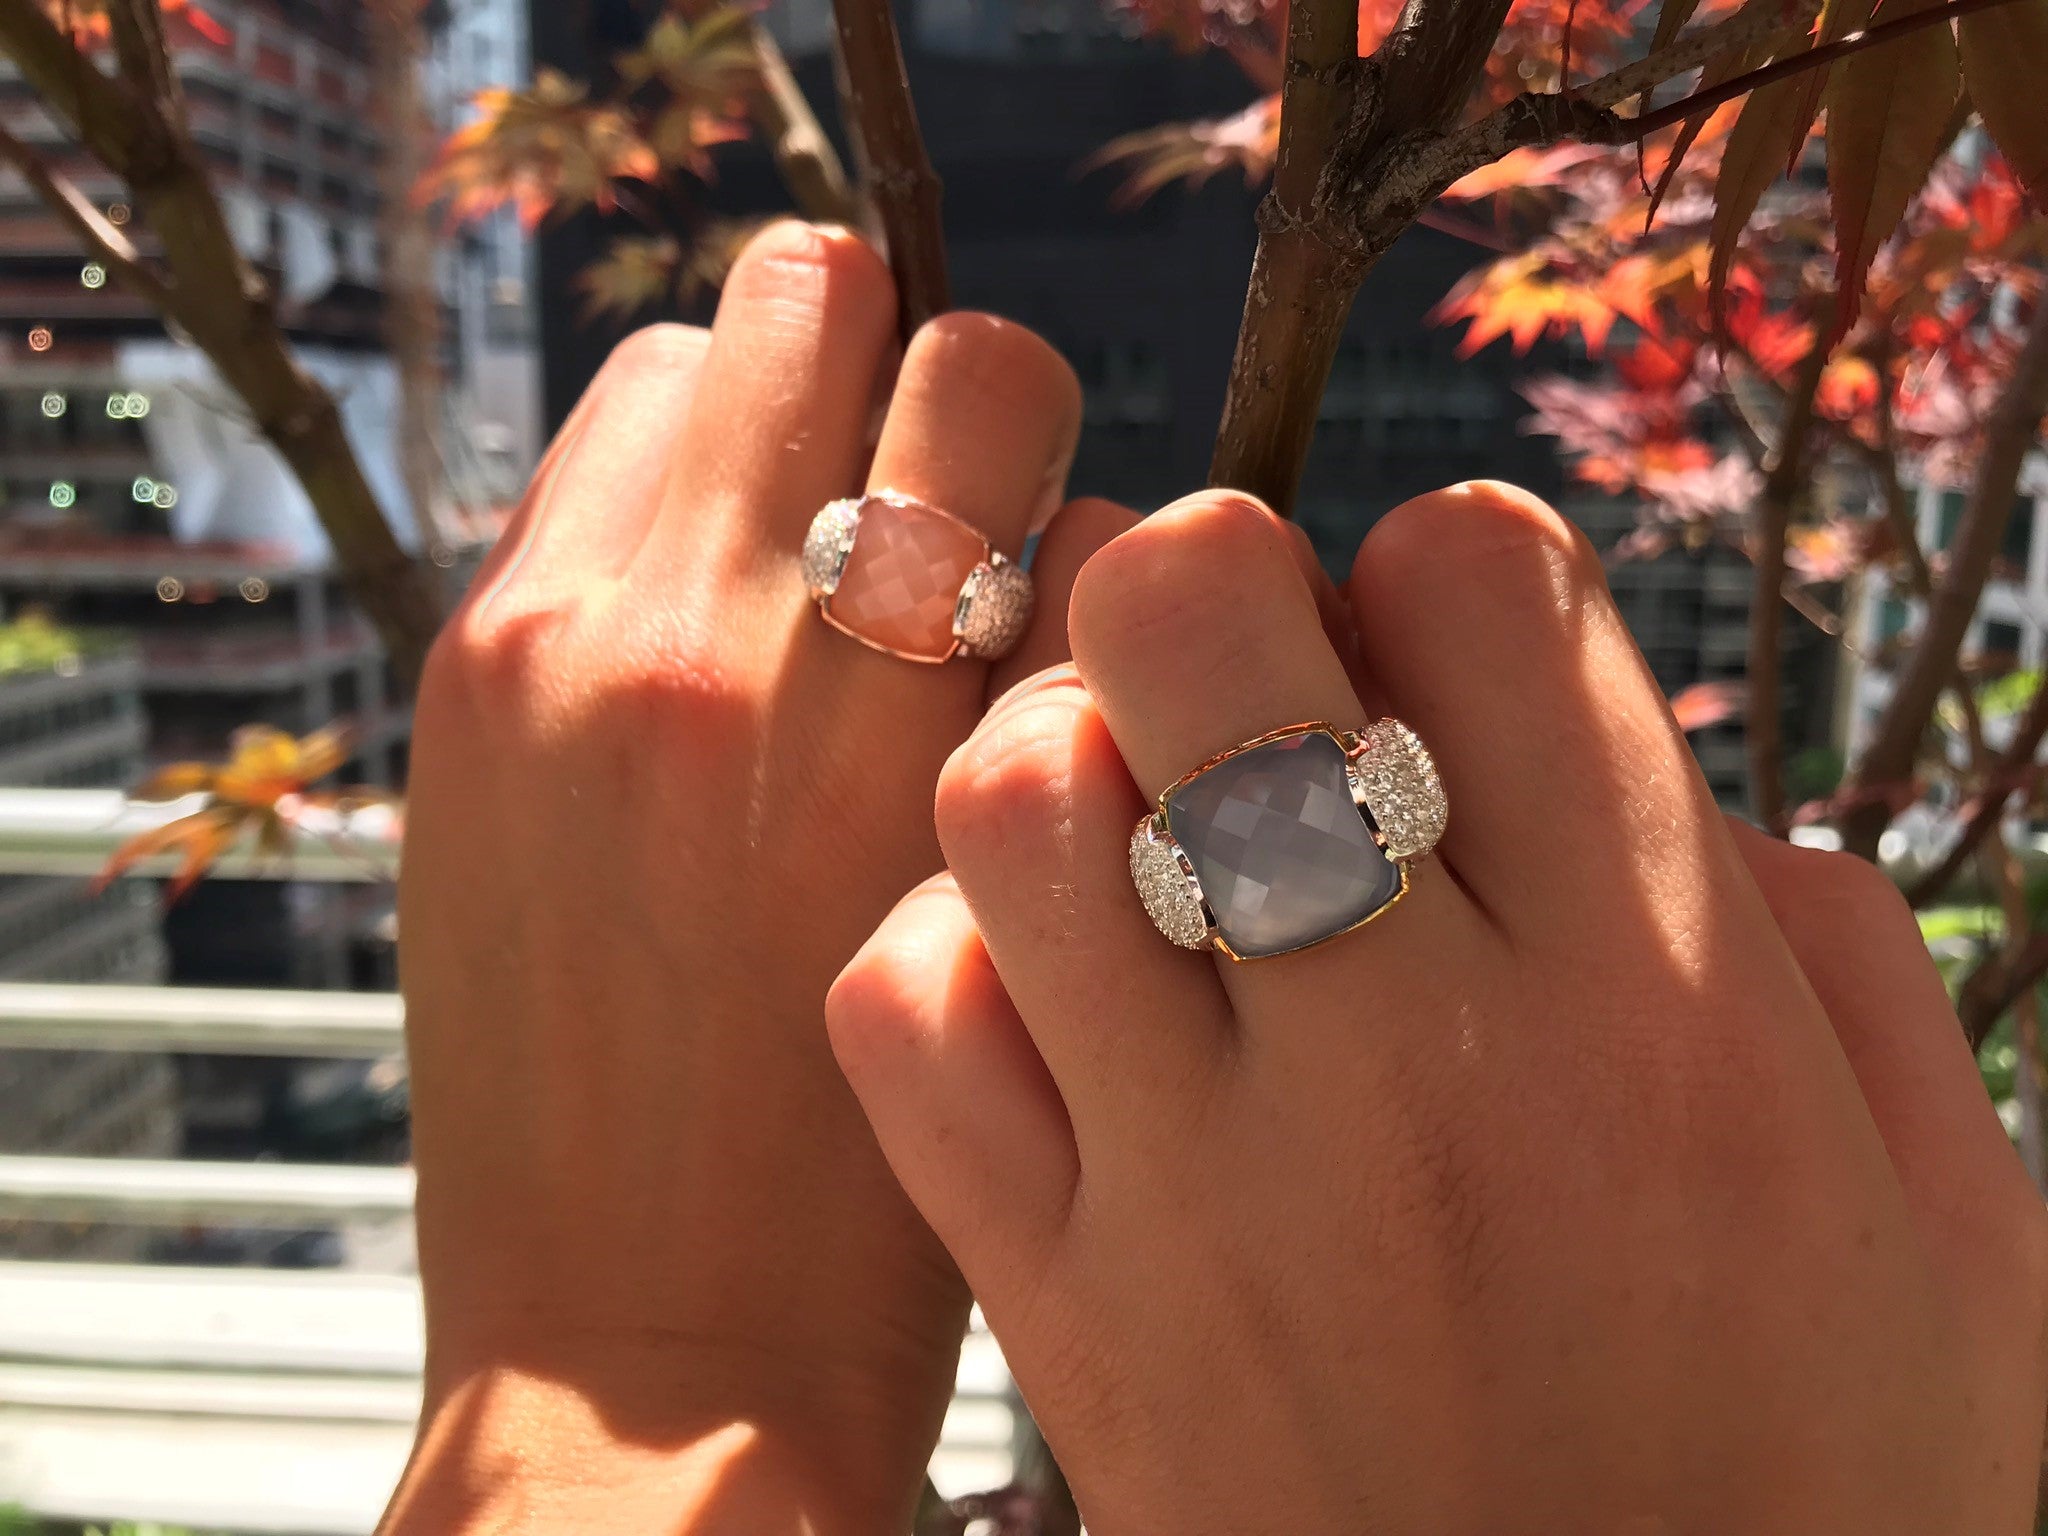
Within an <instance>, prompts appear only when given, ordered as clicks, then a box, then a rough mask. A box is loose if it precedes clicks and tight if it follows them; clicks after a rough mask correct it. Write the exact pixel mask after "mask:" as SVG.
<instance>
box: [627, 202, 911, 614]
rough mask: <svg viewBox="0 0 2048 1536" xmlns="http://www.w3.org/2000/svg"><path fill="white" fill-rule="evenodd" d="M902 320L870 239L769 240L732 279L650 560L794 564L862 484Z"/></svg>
mask: <svg viewBox="0 0 2048 1536" xmlns="http://www.w3.org/2000/svg"><path fill="white" fill-rule="evenodd" d="M895 314H896V299H895V289H894V287H893V285H892V284H891V282H890V280H889V272H888V268H887V267H886V266H884V265H883V263H882V260H881V258H880V257H878V256H877V255H876V254H875V253H874V251H873V250H872V249H870V248H869V247H868V245H867V244H866V243H865V242H864V241H862V240H861V239H860V238H859V237H858V236H857V235H853V234H850V233H848V232H846V231H844V230H834V229H824V228H819V227H817V226H814V225H808V224H799V223H794V222H788V223H781V224H776V225H772V226H771V227H769V228H768V229H766V230H764V231H762V233H761V234H759V235H757V236H756V237H755V238H754V239H753V241H752V242H751V243H750V244H749V245H748V246H747V248H746V249H745V250H744V251H742V252H741V253H740V258H739V260H738V261H737V262H736V263H735V264H734V265H733V269H732V272H731V273H730V275H729V276H728V277H727V278H726V283H725V290H724V294H723V296H722V297H721V298H720V300H719V305H718V315H717V318H716V319H715V321H714V322H713V324H712V328H711V347H710V351H709V352H708V354H707V355H706V356H705V359H704V364H703V370H702V373H701V376H700V384H699V388H698V392H697V398H696V401H695V403H694V405H693V406H692V408H691V410H690V412H689V414H688V416H687V417H686V418H684V423H685V424H684V426H683V429H682V432H681V434H680V436H679V438H678V440H677V441H676V443H675V455H676V463H677V465H678V475H679V479H678V483H677V486H676V493H675V494H674V495H672V496H670V497H669V498H668V499H667V501H666V502H665V503H664V506H663V510H662V513H661V515H660V517H659V518H658V519H657V520H656V522H655V524H654V526H653V528H652V529H651V530H650V532H649V537H648V540H647V544H646V552H647V554H648V556H649V557H650V558H653V559H657V560H662V561H668V562H674V561H678V560H680V561H685V562H688V563H690V564H691V565H692V566H693V567H696V566H699V565H701V563H702V562H703V561H704V560H705V559H706V558H707V555H708V551H709V550H710V549H712V548H715V547H723V548H725V549H727V550H728V551H729V552H732V553H736V554H737V555H739V557H740V558H743V559H759V560H768V561H771V562H773V563H775V564H778V565H780V564H785V563H787V561H788V559H789V556H790V555H792V554H794V553H795V552H796V551H797V550H798V549H799V548H800V547H801V546H802V544H803V536H804V531H805V529H807V528H808V527H809V526H810V522H811V518H812V517H813V516H814V515H815V514H816V512H817V510H818V508H819V507H821V506H822V505H824V503H826V502H827V501H830V500H832V499H833V498H834V497H838V496H844V495H846V494H847V493H848V492H849V491H851V490H852V489H854V488H855V487H856V486H857V485H858V484H859V476H860V466H861V464H862V463H863V462H864V461H865V459H866V457H867V448H868V441H869V425H870V420H871V415H872V402H873V399H874V393H875V387H876V380H877V378H878V377H879V374H880V371H881V368H882V366H883V361H884V359H885V358H886V357H887V355H888V353H889V349H890V347H891V345H892V340H893V335H894V326H895ZM802 596H803V592H802V588H801V585H800V584H798V585H797V586H796V588H795V590H794V598H795V599H796V600H801V598H802Z"/></svg>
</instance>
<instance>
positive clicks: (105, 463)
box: [0, 0, 538, 986]
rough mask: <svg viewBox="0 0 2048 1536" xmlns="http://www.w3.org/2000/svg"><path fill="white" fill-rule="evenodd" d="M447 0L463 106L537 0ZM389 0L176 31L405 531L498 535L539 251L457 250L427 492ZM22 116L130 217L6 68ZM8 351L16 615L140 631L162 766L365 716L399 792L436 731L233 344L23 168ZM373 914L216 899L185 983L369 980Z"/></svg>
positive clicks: (229, 160)
mask: <svg viewBox="0 0 2048 1536" xmlns="http://www.w3.org/2000/svg"><path fill="white" fill-rule="evenodd" d="M424 14H425V15H426V16H427V18H428V20H429V22H430V24H431V28H432V30H431V31H430V33H429V34H428V36H427V43H428V47H427V51H426V57H425V59H424V61H423V65H422V88H423V92H424V94H425V96H426V98H427V101H428V104H429V109H430V111H431V112H432V113H433V114H434V115H435V116H436V117H437V118H438V119H439V120H440V121H442V122H447V121H450V120H452V119H453V117H454V116H455V115H456V114H457V113H458V112H459V111H460V110H462V104H463V103H465V102H466V101H467V99H468V97H469V96H470V95H471V94H473V93H474V91H476V90H477V89H479V88H481V87H483V86H485V85H489V84H493V83H503V82H504V81H506V80H509V79H512V78H516V77H517V76H518V74H519V73H520V72H521V71H523V69H524V62H525V61H524V50H523V46H522V43H521V41H520V39H521V37H522V35H523V29H522V27H521V26H520V24H519V23H520V19H521V13H520V11H519V9H518V7H517V6H516V4H507V3H504V0H454V3H446V4H437V5H435V6H430V7H427V8H426V10H425V12H424ZM362 17H363V10H362V6H361V5H360V3H344V4H326V5H316V4H311V3H307V0H199V3H195V4H193V5H191V6H189V7H186V8H183V9H180V10H178V11H175V12H173V13H172V14H171V15H170V16H169V17H167V26H168V27H169V29H170V32H171V36H172V41H173V45H174V53H175V59H176V64H177V69H178V74H179V77H180V79H181V81H182V82H183V85H184V89H185V93H186V96H187V100H188V105H189V110H190V119H191V125H192V131H193V135H194V138H195V140H196V141H197V143H198V145H199V147H200V149H201V151H202V152H203V153H204V154H205V156H206V158H207V160H208V161H209V163H210V167H211V169H212V171H213V173H214V176H215V180H216V186H217V188H218V190H219V194H220V197H221V200H222V203H223V205H224V208H225V210H226V212H227V215H228V219H229V223H230V225H231V227H232V230H233V232H234V235H235V238H236V241H237V243H238V244H239V245H240V246H241V248H242V249H243V251H244V252H245V253H246V254H247V255H248V256H249V257H250V258H251V259H252V260H253V261H254V262H256V263H257V265H258V266H259V268H260V269H261V270H262V272H263V273H264V275H265V276H266V277H267V278H268V279H269V281H270V282H271V284H272V285H273V289H274V291H275V293H276V294H277V297H278V310H279V315H280V318H281V321H282V323H283V324H284V326H285V328H286V331H287V333H288V334H289V336H290V338H291V339H292V341H293V343H294V345H295V348H296V351H297V353H298V355H299V357H300V359H301V361H302V362H303V363H304V364H305V366H306V367H307V368H309V369H310V370H311V371H312V372H313V373H314V374H315V375H316V376H318V377H319V378H320V379H321V380H322V382H323V383H325V384H326V385H327V387H328V388H329V389H330V390H331V391H332V392H333V394H334V396H335V398H336V401H337V403H338V404H339V406H340V408H341V412H342V415H343V418H344V423H345V425H346V427H347V430H348V433H349V437H350V440H351V443H352V445H353V446H354V448H355V450H356V453H357V456H358V458H359V460H360V462H361V463H362V466H363V469H364V472H365V474H366V476H367V477H368V479H369V481H370V483H371V485H372V488H373V489H374V490H375V491H376V493H377V495H378V498H379V500H380V502H381V503H382V504H383V506H384V507H385V509H386V511H387V514H388V515H389V516H390V517H391V519H392V521H393V523H394V525H395V526H396V527H397V528H398V530H399V532H400V534H401V537H402V538H404V539H405V540H406V541H407V542H408V543H410V544H411V545H412V546H413V547H415V548H418V549H421V550H422V551H425V550H427V549H430V548H433V549H439V548H442V547H447V546H451V545H455V544H459V543H462V542H466V541H469V540H473V539H474V538H476V537H478V536H480V534H481V533H482V532H483V531H484V530H485V529H486V528H487V527H488V518H487V517H486V516H485V514H488V513H489V512H490V511H491V509H492V508H493V507H494V506H502V505H503V504H504V503H505V502H506V501H507V500H508V499H509V498H510V497H511V496H513V495H515V494H516V492H517V488H518V486H519V484H520V483H521V481H522V480H523V478H524V475H525V473H526V471H527V468H528V467H529V466H530V464H531V462H532V458H533V453H534V432H535V418H536V416H537V409H538V407H537V378H536V362H535V356H534V349H533V345H532V339H531V335H530V327H528V326H527V325H526V324H525V322H524V320H523V316H524V314H525V310H526V285H525V280H524V272H523V268H522V266H521V262H522V260H523V251H522V249H521V248H520V243H519V242H518V239H517V232H516V229H514V230H511V231H509V232H508V230H507V228H506V227H504V226H502V225H495V226H492V227H489V228H486V229H483V230H480V231H477V232H474V233H472V234H469V235H467V236H465V237H464V238H462V239H461V240H459V241H457V242H456V243H454V244H453V245H452V246H451V247H449V248H448V249H447V250H446V251H445V252H444V253H443V258H442V264H441V268H440V270H439V271H438V272H436V273H435V274H433V279H434V281H435V282H437V284H438V288H439V291H440V292H441V293H442V295H443V297H444V311H445V313H444V326H443V334H444V342H445V348H444V350H445V358H444V367H443V373H444V376H445V380H446V387H445V390H444V393H443V399H442V402H441V404H442V407H443V409H442V410H441V411H440V412H439V416H440V419H439V420H438V422H437V427H438V430H437V431H436V432H435V433H434V434H433V435H434V440H435V442H436V445H437V446H438V448H439V450H440V453H441V456H442V458H443V461H444V462H443V464H442V469H443V471H444V473H443V474H442V476H441V477H440V480H441V484H442V487H443V489H442V492H441V494H440V496H439V498H438V499H437V503H436V504H435V505H432V506H427V507H415V506H413V505H412V502H411V498H410V497H409V495H408V490H407V486H406V483H405V479H404V476H403V475H402V474H401V473H400V469H399V453H398V434H399V428H400V419H401V415H402V413H403V412H404V411H405V410H406V408H407V402H406V401H405V400H404V398H403V397H402V392H401V389H400V384H399V378H398V374H397V370H396V368H395V366H394V364H393V362H392V359H391V357H390V356H389V355H388V353H387V350H386V343H385V336H386V323H387V322H386V316H385V309H384V305H385V295H384V288H385V275H384V272H383V269H382V266H381V263H382V261H383V252H382V250H381V248H380V238H379V224H378V219H379V212H380V208H381V207H382V205H383V202H384V199H385V197H386V196H387V192H388V189H387V188H385V187H384V186H383V185H382V180H381V178H382V167H383V163H384V160H385V156H386V151H387V146H386V145H385V143H384V142H383V139H382V129H381V128H380V113H379V111H378V100H377V89H378V88H377V83H376V79H375V76H374V69H373V64H372V61H371V59H370V50H369V44H368V40H367V38H366V37H365V35H364V30H363V26H362ZM0 112H4V113H5V114H6V120H7V122H8V125H9V127H10V128H11V129H12V131H14V132H15V133H17V134H18V135H20V136H21V137H22V138H24V139H26V140H28V141H29V142H31V143H33V144H35V145H36V146H37V147H38V148H39V149H40V150H41V151H42V152H43V153H44V154H45V155H47V156H48V157H49V158H50V159H51V160H52V162H53V163H55V164H56V165H57V166H58V167H59V168H60V169H62V170H63V171H64V172H66V173H67V174H68V175H70V176H71V177H72V178H73V179H74V180H75V181H76V182H77V183H78V184H79V186H80V188H81V190H82V191H84V192H85V193H86V195H87V196H89V197H91V198H93V199H94V200H95V201H97V202H99V203H100V204H101V205H102V206H103V207H105V208H107V209H108V210H109V214H110V217H114V218H116V219H126V218H128V217H129V216H130V211H129V210H128V209H126V208H125V207H124V206H123V205H122V204H121V202H120V199H121V198H122V197H124V196H125V193H124V192H123V190H122V188H121V187H120V186H119V185H118V184H117V183H115V182H113V181H111V180H109V179H107V178H106V177H105V176H104V175H103V174H101V173H100V172H98V171H97V169H96V168H95V166H94V164H93V162H92V161H91V160H90V159H89V158H87V157H85V156H84V155H82V154H81V153H79V152H78V151H75V150H73V149H72V148H70V147H69V145H68V144H67V142H66V140H65V138H64V135H63V134H62V132H61V131H60V130H59V129H58V127H57V126H56V124H55V123H54V122H53V121H52V120H51V119H50V118H49V116H48V115H47V114H46V113H45V112H44V110H43V109H42V107H41V106H40V104H39V103H38V102H37V101H36V99H35V97H34V95H33V94H32V93H31V92H30V91H29V90H28V89H27V87H26V85H25V84H24V83H23V82H22V81H21V79H20V77H19V74H18V72H16V71H15V70H14V69H13V67H12V66H11V65H10V64H6V63H5V62H4V61H0ZM137 233H138V238H139V239H140V240H141V242H142V243H143V244H144V246H145V249H146V248H147V246H148V242H149V236H148V234H147V231H146V229H145V228H143V227H142V226H141V225H140V224H138V225H137ZM0 353H5V354H6V356H7V361H8V368H7V379H6V382H5V384H4V385H0V613H5V612H7V611H12V610H14V609H17V608H19V607H21V606H22V605H24V604H27V603H31V602H32V603H35V604H37V605H40V606H43V607H46V608H48V609H50V610H51V611H52V612H54V613H56V614H57V615H59V616H60V617H61V618H63V619H64V620H66V621H67V622H71V623H75V624H79V625H86V626H90V627H93V628H95V629H104V630H112V631H119V632H122V633H125V634H128V635H130V636H132V637H134V639H135V641H136V643H137V645H138V647H139V652H140V662H139V665H140V685H141V689H142V696H143V700H144V703H145V706H146V710H147V716H148V721H149V732H148V741H147V744H146V756H147V757H148V758H149V759H150V760H152V761H156V762H161V761H163V760H167V759H175V758H186V757H200V758H217V757H219V756H220V755H221V753H222V752H223V750H224V748H225V746H226V742H227V738H228V736H229V734H230V733H231V732H232V731H233V730H234V729H235V728H236V727H238V726H240V725H244V724H248V723H252V722H263V723H268V724H272V725H276V726H280V727H283V728H285V729H289V730H292V731H295V732H304V731H307V730H311V729H314V728H316V727H318V726H320V725H323V724H325V723H327V722H328V721H330V720H332V719H334V718H336V717H337V716H348V717H350V718H352V719H353V720H354V721H355V722H356V724H357V725H358V727H359V741H360V756H359V758H358V760H357V762H356V763H354V764H353V765H351V768H350V770H349V776H350V777H352V778H359V779H361V780H363V781H366V782H372V783H381V784H395V783H397V782H399V781H400V780H401V779H402V776H403V771H404V745H405V741H406V737H407V734H408V729H409V727H408V721H407V718H406V716H405V714H404V712H403V711H402V709H400V708H399V707H397V706H396V705H395V704H394V702H393V699H394V692H393V689H392V687H391V684H390V680H389V678H388V677H387V675H386V668H385V664H384V660H383V657H382V652H381V650H380V648H379V646H378V644H377V642H376V639H375V637H374V635H373V634H372V633H371V631H370V629H369V627H368V626H367V624H366V623H365V622H364V621H363V620H362V619H361V617H360V616H359V615H358V614H357V613H356V612H355V611H354V610H353V608H352V606H351V605H350V604H349V602H348V600H347V598H346V597H345V595H344V593H343V591H342V589H341V586H340V583H339V582H338V581H337V580H336V579H335V578H334V575H333V573H332V570H331V562H330V558H329V549H328V544H327V540H326V537H325V535H324V533H323V532H322V530H321V529H320V527H319V525H318V521H317V519H316V518H315V516H314V514H313V511H312V508H311V505H310V503H309V502H308V500H307V498H306V496H305V493H304V491H303V490H302V489H301V488H300V486H299V485H298V483H297V482H296V480H295V479H294V478H293V476H292V475H291V474H290V472H289V471H288V470H287V469H286V467H285V465H284V464H283V462H282V460H281V459H280V458H279V457H278V456H277V454H276V453H275V452H274V451H273V450H272V449H271V448H270V447H269V446H268V444H266V443H264V442H263V441H262V440H261V439H260V437H258V435H257V434H256V433H255V432H254V431H253V430H252V428H251V426H250V425H249V423H248V422H247V420H246V416H245V413H244V411H243V409H242V407H241V406H240V404H239V402H237V401H236V400H235V399H234V398H233V397H232V395H231V393H230V392H229V391H228V390H227V389H226V388H225V387H224V386H223V385H222V384H221V383H220V381H219V380H218V379H217V378H216V377H215V376H214V374H213V371H212V369H211V366H210V365H209V364H208V362H207V361H206V359H205V357H204V356H203V355H202V354H201V353H200V352H199V351H198V350H197V349H196V348H194V347H192V346H190V345H189V344H186V343H184V342H183V341H182V340H181V338H180V337H179V336H177V335H176V334H167V333H166V330H165V327H164V326H163V324H162V323H161V322H160V321H159V320H158V319H157V317H156V316H155V315H154V314H153V313H151V312H150V311H149V310H148V309H147V308H146V307H145V306H144V305H142V304H141V302H140V301H139V300H137V299H136V298H135V297H133V296H132V295H130V294H129V293H128V292H127V291H126V290H124V289H123V288H121V287H120V286H119V285H118V284H116V283H114V282H112V281H110V280H108V278H107V275H106V274H105V273H104V272H103V271H101V270H100V269H99V268H98V267H97V266H96V265H94V264H93V263H91V262H89V261H88V260H87V259H86V257H85V256H84V255H83V254H82V253H81V252H80V250H79V249H78V248H77V246H76V245H75V244H74V243H73V242H72V240H71V238H70V235H69V232H68V230H67V229H66V228H65V226H64V225H62V224H61V223H60V222H59V221H57V220H56V219H54V218H53V217H52V216H51V215H49V214H48V213H47V212H46V211H45V210H44V208H43V207H42V205H41V204H40V202H38V201H37V200H36V198H35V197H34V196H33V194H32V193H31V192H30V190H29V189H28V188H27V186H26V185H25V184H23V183H22V182H21V181H20V180H19V179H18V178H16V177H14V176H12V175H11V174H5V175H0ZM451 558H452V556H451ZM106 782H114V781H113V780H108V781H106ZM229 904H242V905H243V906H246V907H247V908H248V909H247V910H239V909H238V910H235V911H225V910H223V907H224V906H226V905H229ZM362 905H363V902H362V893H351V894H346V895H342V894H337V893H335V892H334V891H332V890H330V889H323V888H318V887H288V886H264V887H255V888H249V889H244V890H239V891H236V892H233V893H229V892H227V891H225V890H222V891H215V890H210V889H208V890H202V892H201V893H200V894H199V895H198V896H197V897H195V898H194V900H193V902H192V903H191V904H190V907H189V909H181V911H180V912H179V913H178V915H177V918H176V920H175V921H174V924H173V931H172V937H173V942H174V949H175V951H176V956H177V963H176V974H177V976H178V978H179V979H182V980H231V981H260V982H272V983H276V984H293V985H328V986H333V985H342V984H347V983H348V982H350V981H351V980H355V981H361V980H363V979H364V978H363V977H362V976H360V975H359V974H357V972H358V970H359V965H358V963H357V961H356V959H355V958H354V956H355V952H356V951H357V950H358V949H359V948H360V943H359V941H360V940H361V939H362V938H363V937H364V935H365V934H369V933H373V932H374V931H375V930H376V929H377V928H378V926H379V924H380V923H381V922H382V921H383V919H384V915H385V914H384V913H383V912H380V911H375V910H358V908H360V907H361V906H362Z"/></svg>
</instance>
